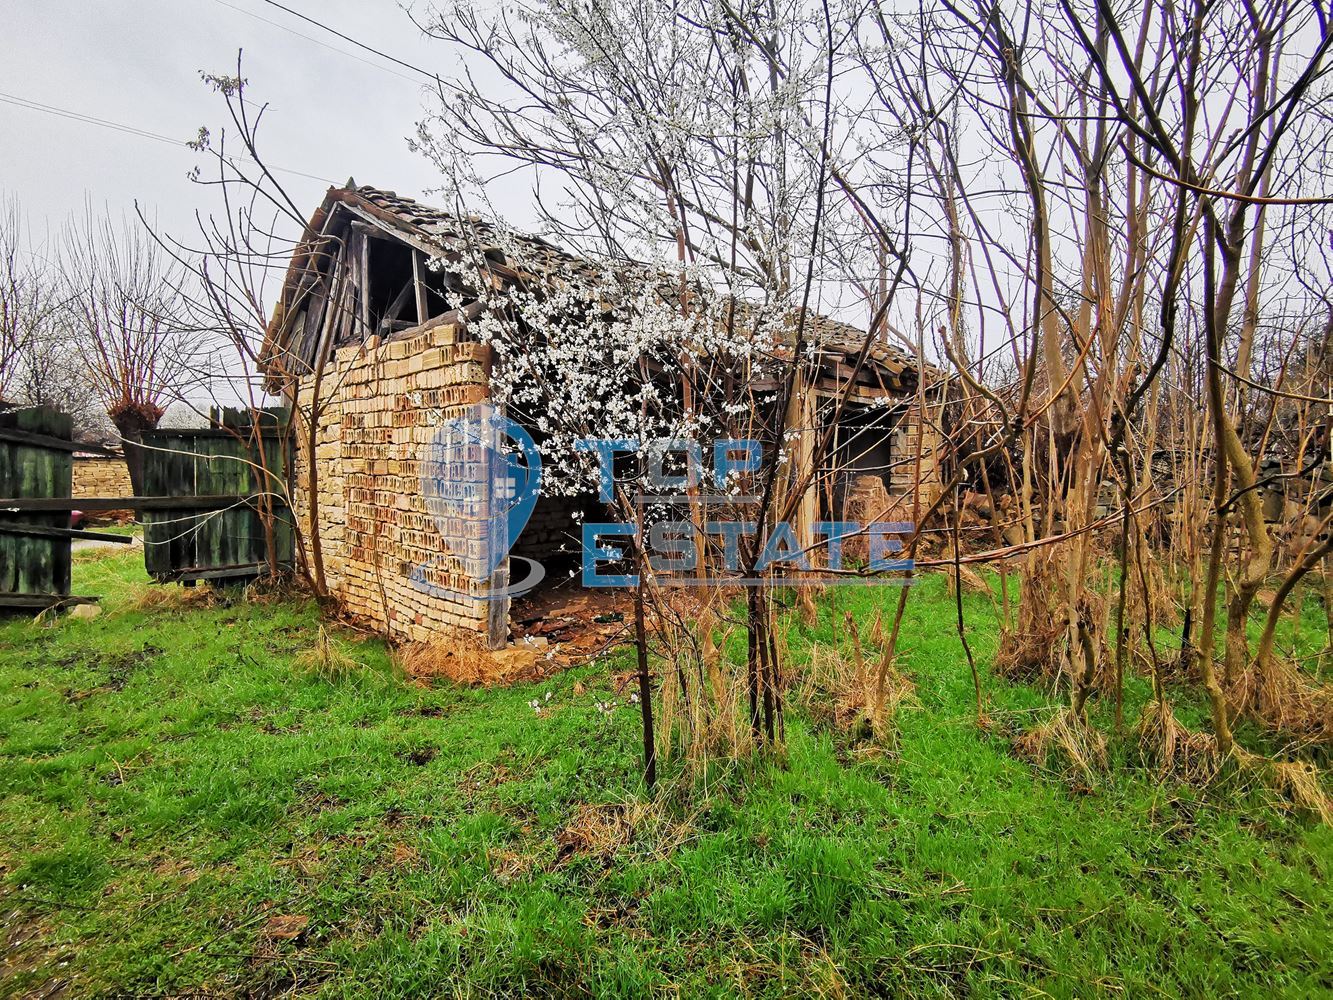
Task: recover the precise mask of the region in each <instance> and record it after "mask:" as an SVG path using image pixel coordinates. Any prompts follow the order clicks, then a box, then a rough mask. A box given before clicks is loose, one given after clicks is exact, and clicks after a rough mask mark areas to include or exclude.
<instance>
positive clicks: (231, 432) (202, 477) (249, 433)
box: [139, 410, 293, 581]
mask: <svg viewBox="0 0 1333 1000" xmlns="http://www.w3.org/2000/svg"><path fill="white" fill-rule="evenodd" d="M258 413H259V414H260V420H261V421H262V424H261V426H260V427H259V428H256V427H255V426H254V423H253V421H254V419H255V414H254V412H252V411H249V410H221V411H214V413H213V422H214V426H212V427H210V428H205V429H200V430H182V429H172V430H160V431H154V432H152V433H151V434H148V435H145V437H144V445H145V452H144V492H145V493H148V494H150V495H152V496H155V497H158V498H161V499H163V500H167V499H170V500H173V501H175V500H180V501H184V500H186V499H188V500H190V501H197V502H195V503H193V504H189V503H184V502H182V503H180V504H179V505H173V506H171V507H168V506H165V505H163V506H154V505H143V506H140V508H139V509H140V511H141V516H142V517H143V521H144V563H145V566H146V567H147V569H148V572H149V573H150V574H151V575H152V576H153V577H155V578H156V579H158V580H186V581H189V580H200V579H214V578H228V577H243V576H247V575H248V576H256V575H258V574H260V573H261V572H263V571H264V570H265V569H266V568H267V565H268V559H269V546H268V542H267V534H266V531H265V522H266V520H267V521H268V523H269V524H270V525H271V526H272V531H273V535H274V538H273V542H274V544H273V553H274V555H275V558H276V560H277V562H278V563H279V564H280V565H283V566H286V565H290V564H291V561H292V540H293V536H292V526H291V512H290V511H289V510H288V509H287V506H286V504H285V503H284V502H283V497H284V496H285V484H286V479H287V459H288V453H289V450H290V449H289V440H288V434H289V424H288V421H287V416H288V415H287V411H286V410H263V411H258ZM222 501H225V502H222Z"/></svg>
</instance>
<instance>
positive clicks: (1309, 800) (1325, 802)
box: [1268, 760, 1333, 826]
mask: <svg viewBox="0 0 1333 1000" xmlns="http://www.w3.org/2000/svg"><path fill="white" fill-rule="evenodd" d="M1268 771H1269V783H1270V785H1271V787H1272V788H1273V790H1274V791H1276V792H1278V793H1279V794H1280V795H1283V796H1285V797H1286V798H1287V799H1289V800H1290V801H1291V803H1292V804H1293V805H1295V806H1296V808H1297V809H1302V810H1304V811H1306V812H1308V813H1310V814H1311V815H1314V816H1317V817H1319V821H1320V822H1321V823H1323V824H1324V825H1326V826H1333V800H1330V798H1329V796H1328V793H1327V792H1325V791H1324V784H1323V782H1322V781H1321V780H1320V777H1319V771H1318V770H1317V769H1316V768H1315V766H1314V765H1313V764H1310V763H1308V762H1306V761H1295V760H1289V761H1277V762H1274V763H1272V764H1271V765H1269V768H1268Z"/></svg>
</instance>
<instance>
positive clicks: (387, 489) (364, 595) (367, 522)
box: [293, 325, 490, 642]
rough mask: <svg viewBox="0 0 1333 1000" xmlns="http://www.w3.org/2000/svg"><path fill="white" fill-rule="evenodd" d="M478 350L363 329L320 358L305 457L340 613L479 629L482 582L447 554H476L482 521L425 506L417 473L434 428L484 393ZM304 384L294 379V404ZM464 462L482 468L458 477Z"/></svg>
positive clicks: (300, 472)
mask: <svg viewBox="0 0 1333 1000" xmlns="http://www.w3.org/2000/svg"><path fill="white" fill-rule="evenodd" d="M409 333H410V331H409ZM489 351H490V348H488V347H487V346H486V345H484V344H479V343H475V342H462V340H461V338H460V335H459V330H458V328H457V327H456V326H453V325H442V326H438V327H435V328H434V329H429V330H423V331H422V332H420V333H419V334H417V335H416V336H409V337H408V338H406V339H402V340H395V341H392V342H389V343H383V342H381V341H380V340H379V338H377V337H371V338H370V339H369V340H368V341H367V342H366V343H365V344H364V345H352V346H348V347H344V348H340V349H339V350H337V351H335V352H334V353H333V356H332V358H331V359H330V361H329V362H328V364H327V365H326V366H325V370H324V374H323V380H322V383H321V391H320V395H321V397H322V407H321V410H320V413H319V415H318V433H317V441H316V446H315V454H314V460H315V462H316V463H317V473H318V499H319V503H318V518H319V527H320V542H321V546H322V550H323V558H324V571H325V579H326V582H327V584H328V587H329V590H330V592H331V593H332V594H333V595H334V596H335V597H336V598H338V600H340V601H341V602H342V604H343V606H344V608H345V609H346V610H347V611H348V612H349V613H351V614H352V615H354V616H356V617H359V618H363V619H365V620H367V621H368V622H370V623H371V624H373V625H374V626H375V627H377V628H380V629H385V630H386V631H387V632H388V633H389V634H390V635H391V636H393V637H394V638H397V639H401V640H405V641H410V642H429V641H439V639H440V638H441V637H442V634H447V633H449V632H454V631H458V630H462V631H464V632H468V633H477V634H480V635H482V636H484V635H485V632H486V628H487V617H488V612H489V602H488V601H486V600H484V599H481V598H480V597H478V596H476V595H477V594H478V593H479V591H480V590H482V589H483V588H484V587H485V584H477V583H475V582H473V581H472V580H470V579H469V577H468V575H467V574H466V572H464V568H463V563H462V561H461V560H460V559H459V557H458V556H457V555H454V554H452V553H457V552H459V551H460V549H461V547H462V546H471V550H472V551H475V550H476V549H477V547H479V546H480V545H481V544H482V541H481V539H482V533H483V532H484V531H485V528H486V526H485V524H483V523H478V522H460V523H453V522H454V520H456V519H450V518H448V517H446V516H442V515H440V514H439V512H438V509H437V512H436V513H432V512H431V511H430V510H428V509H427V498H426V493H425V491H424V490H423V488H422V481H421V477H422V471H423V465H424V464H425V462H426V461H427V459H428V456H429V449H430V447H431V443H432V441H433V440H434V438H435V435H436V433H437V431H438V429H439V426H440V425H441V424H442V423H444V422H445V421H447V420H449V419H451V418H453V417H457V416H461V415H462V413H463V411H464V410H465V409H466V408H467V407H468V406H471V405H473V404H475V403H479V402H482V401H484V400H486V399H487V398H489V396H490V389H489V383H488V379H487V376H486V372H487V366H488V364H489ZM313 382H314V380H313V377H312V376H307V377H305V378H303V379H302V380H301V382H300V385H299V389H298V400H299V403H300V406H301V410H302V412H303V413H309V412H310V405H311V402H312V399H313ZM298 436H299V438H300V440H299V441H298V445H299V446H298V449H297V451H298V455H297V461H296V464H295V482H294V498H293V499H294V503H293V506H294V507H295V509H296V513H297V516H298V519H299V520H300V522H301V527H302V530H303V531H306V532H307V536H306V537H307V538H308V537H309V533H308V529H309V495H308V485H309V478H308V472H309V455H308V454H307V452H308V448H307V442H306V440H305V437H306V435H305V434H302V433H299V432H298ZM470 471H475V472H476V477H477V480H478V481H481V480H482V478H483V477H484V473H483V472H481V471H479V470H467V469H464V470H460V474H461V475H463V476H464V477H466V476H467V475H468V474H469V472H470ZM441 527H443V528H444V529H445V530H446V531H447V532H448V534H449V537H448V538H447V539H446V537H445V535H444V534H442V532H441ZM307 548H309V546H308V545H307Z"/></svg>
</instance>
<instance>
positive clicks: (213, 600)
mask: <svg viewBox="0 0 1333 1000" xmlns="http://www.w3.org/2000/svg"><path fill="white" fill-rule="evenodd" d="M223 603H225V602H224V600H223V597H222V595H221V594H219V593H218V592H217V591H216V590H214V589H213V588H212V587H209V586H206V585H205V586H194V587H183V586H181V585H180V584H179V583H163V584H158V583H150V584H144V585H142V586H140V587H138V588H136V589H135V590H134V592H133V593H132V594H131V596H130V599H129V601H128V602H127V604H126V607H127V608H128V609H129V610H130V611H189V610H193V609H196V608H212V607H217V606H218V605H219V604H223Z"/></svg>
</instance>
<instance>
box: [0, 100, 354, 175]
mask: <svg viewBox="0 0 1333 1000" xmlns="http://www.w3.org/2000/svg"><path fill="white" fill-rule="evenodd" d="M0 102H3V103H5V104H12V105H13V106H14V107H16V108H24V109H26V110H28V111H40V112H42V113H43V114H48V115H55V116H56V117H59V118H68V119H70V120H72V121H77V122H83V123H84V124H87V125H98V126H100V127H102V128H109V129H114V130H115V131H117V132H124V133H125V134H126V135H134V136H138V137H139V138H141V139H154V140H156V141H157V142H165V143H169V144H170V145H172V146H176V147H179V148H182V149H184V148H186V146H187V145H188V144H187V143H186V142H185V141H184V140H182V139H173V138H171V136H169V135H163V134H162V133H160V132H150V131H148V130H147V129H142V128H138V127H137V126H134V125H125V124H123V123H121V122H113V121H107V120H106V119H105V118H98V117H96V116H95V115H85V114H83V112H81V111H71V110H69V109H68V108H58V107H56V106H55V105H52V104H42V103H41V102H40V101H31V100H29V99H28V98H26V97H19V96H18V95H17V94H6V93H5V92H4V91H0ZM246 159H251V157H246ZM227 161H228V162H229V163H230V162H231V158H230V157H227ZM269 169H270V170H279V171H281V172H282V173H284V174H295V175H296V176H298V177H308V178H309V179H310V180H312V181H322V182H323V183H325V184H334V185H336V184H337V183H338V182H337V181H331V180H329V179H328V178H327V177H320V176H319V175H317V174H308V173H306V172H305V171H303V170H293V169H292V168H291V167H277V166H270V167H269Z"/></svg>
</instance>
